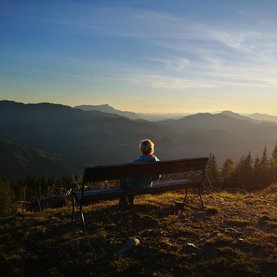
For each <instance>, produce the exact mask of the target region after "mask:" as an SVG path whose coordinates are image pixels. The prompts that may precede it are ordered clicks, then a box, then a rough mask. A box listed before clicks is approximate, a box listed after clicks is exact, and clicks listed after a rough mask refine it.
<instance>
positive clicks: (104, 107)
mask: <svg viewBox="0 0 277 277" xmlns="http://www.w3.org/2000/svg"><path fill="white" fill-rule="evenodd" d="M74 108H75V109H80V110H82V111H86V112H88V111H100V112H104V113H111V114H117V115H120V116H125V117H128V118H130V119H138V118H139V116H138V114H136V113H134V112H128V111H120V110H117V109H115V108H113V107H112V106H110V105H109V104H103V105H80V106H75V107H74Z"/></svg>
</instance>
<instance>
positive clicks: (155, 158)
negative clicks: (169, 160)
mask: <svg viewBox="0 0 277 277" xmlns="http://www.w3.org/2000/svg"><path fill="white" fill-rule="evenodd" d="M152 157H153V159H154V161H155V162H159V161H160V160H159V158H158V157H157V156H155V155H153V156H152Z"/></svg>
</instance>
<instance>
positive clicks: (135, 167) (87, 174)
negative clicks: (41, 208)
mask: <svg viewBox="0 0 277 277" xmlns="http://www.w3.org/2000/svg"><path fill="white" fill-rule="evenodd" d="M208 159H209V158H206V157H205V158H193V159H181V160H171V161H158V162H153V163H142V164H135V163H128V164H120V165H111V166H93V167H86V168H85V170H84V175H83V180H82V185H81V188H80V189H76V188H73V189H72V223H74V217H75V205H76V204H78V205H79V207H80V216H81V220H82V225H83V232H85V226H86V223H85V216H84V213H83V205H85V204H89V203H93V202H96V201H99V200H112V199H116V198H120V197H124V196H135V195H142V194H156V193H164V192H167V191H180V190H185V201H186V199H187V189H188V188H190V187H194V188H196V189H197V191H198V195H199V197H200V201H201V208H202V209H203V200H202V197H201V191H202V185H203V182H204V177H205V168H206V165H207V162H208ZM173 173H174V174H175V173H176V174H178V177H179V179H177V180H171V177H170V175H169V174H173ZM159 175H167V176H168V179H169V180H168V181H163V182H159V183H157V184H154V185H153V186H152V187H143V188H132V189H124V188H121V187H111V188H100V189H95V188H94V189H93V188H92V189H88V188H87V184H88V183H92V182H98V181H109V180H116V179H124V178H142V177H146V176H159ZM180 176H181V178H180Z"/></svg>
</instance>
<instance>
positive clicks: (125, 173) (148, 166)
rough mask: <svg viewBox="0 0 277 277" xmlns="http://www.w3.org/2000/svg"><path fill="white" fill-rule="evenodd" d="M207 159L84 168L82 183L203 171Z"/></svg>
mask: <svg viewBox="0 0 277 277" xmlns="http://www.w3.org/2000/svg"><path fill="white" fill-rule="evenodd" d="M208 159H209V158H207V157H205V158H193V159H182V160H171V161H159V162H153V163H142V164H135V163H128V164H120V165H110V166H109V165H107V166H93V167H86V168H85V171H84V176H83V183H87V182H96V181H104V180H114V179H121V178H131V177H145V176H153V175H160V174H168V173H177V172H185V171H197V170H203V171H204V170H205V167H206V164H207V162H208Z"/></svg>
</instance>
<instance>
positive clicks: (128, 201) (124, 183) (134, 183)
mask: <svg viewBox="0 0 277 277" xmlns="http://www.w3.org/2000/svg"><path fill="white" fill-rule="evenodd" d="M139 148H140V151H141V153H142V155H141V156H140V157H139V158H138V159H136V160H134V163H151V162H157V161H159V159H158V158H157V157H156V156H155V155H154V143H153V142H152V141H151V140H150V139H143V140H142V141H141V142H140V144H139ZM159 177H160V176H148V177H143V178H136V179H131V178H127V179H123V180H121V181H120V187H121V188H123V189H128V188H143V187H151V186H152V183H153V181H154V180H158V179H159ZM119 204H120V206H126V207H127V206H128V205H129V206H133V205H134V196H129V197H121V198H120V200H119Z"/></svg>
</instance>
